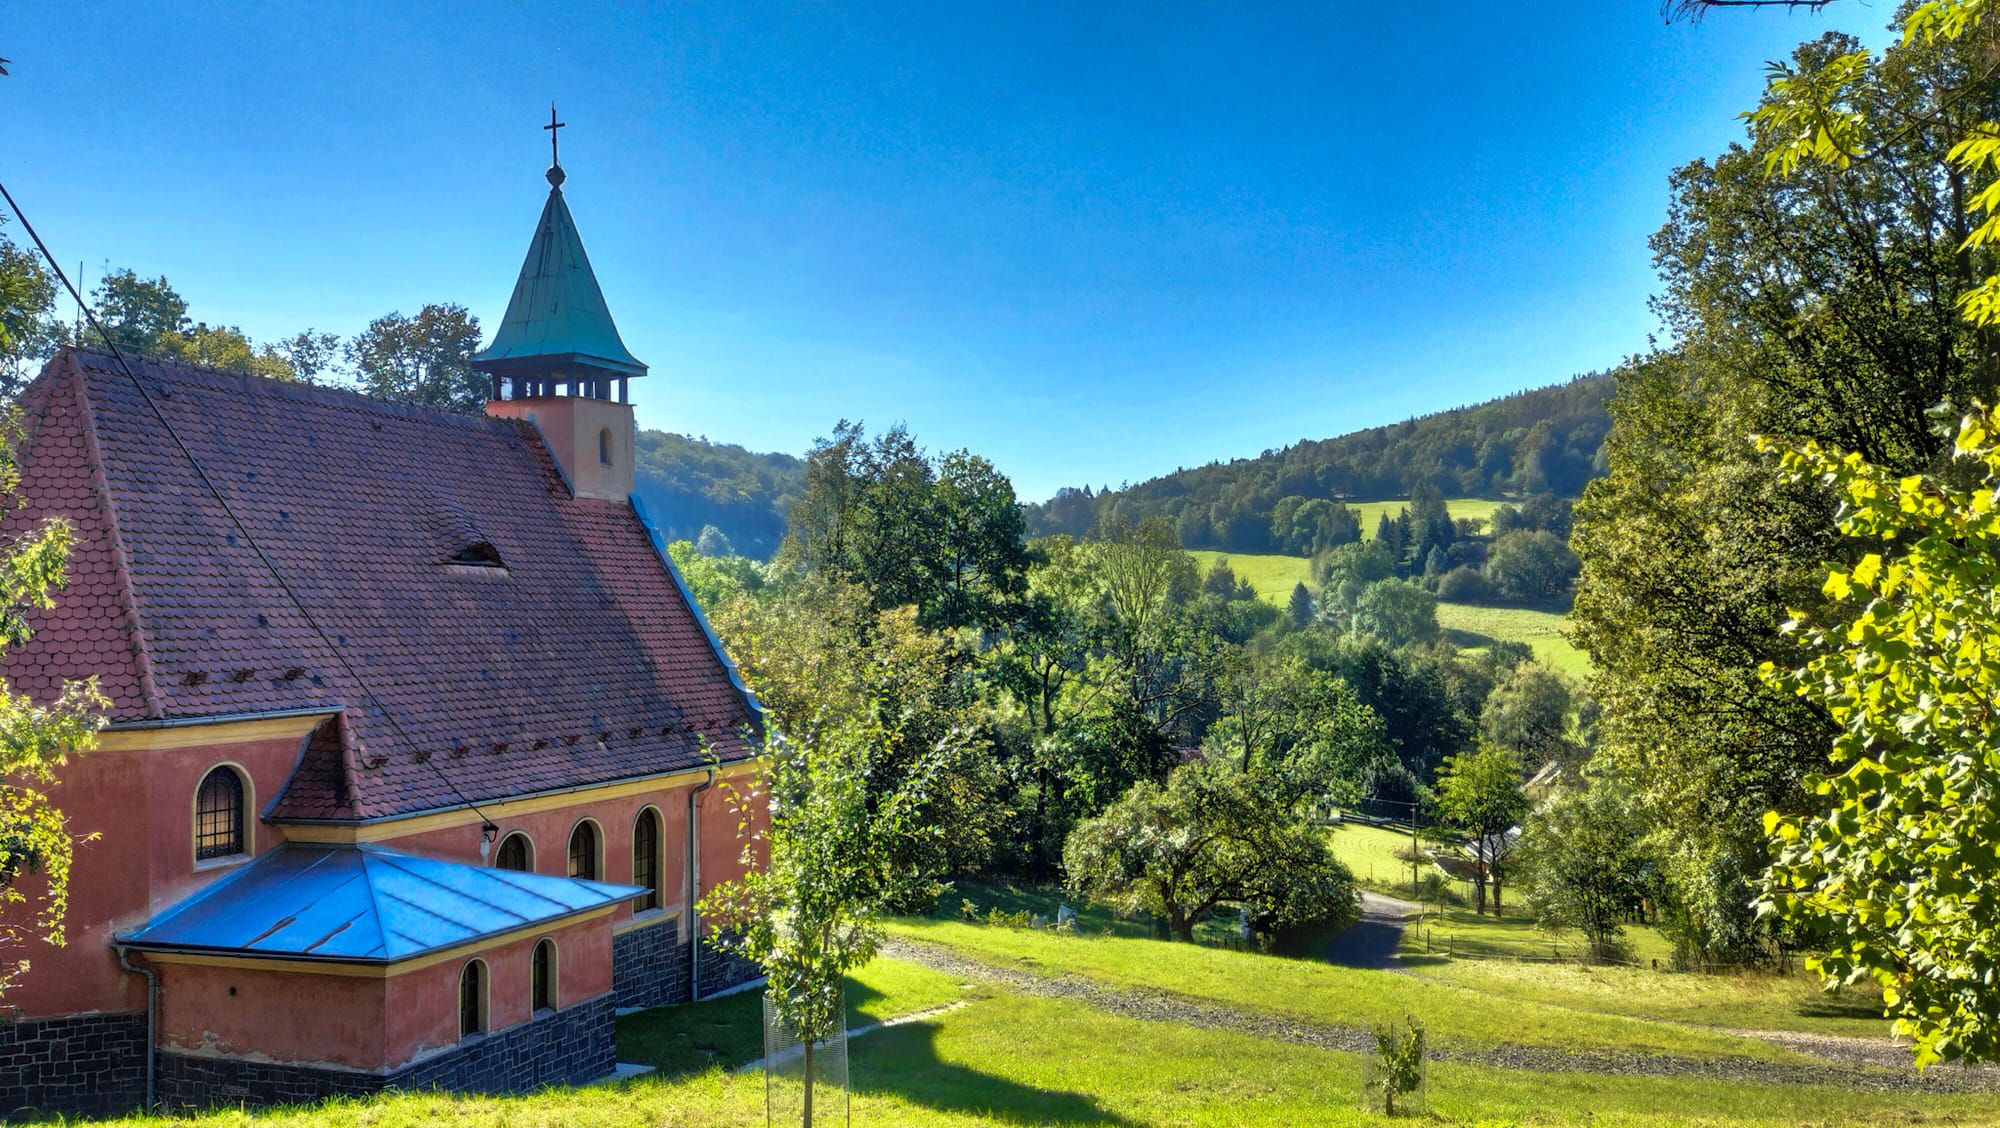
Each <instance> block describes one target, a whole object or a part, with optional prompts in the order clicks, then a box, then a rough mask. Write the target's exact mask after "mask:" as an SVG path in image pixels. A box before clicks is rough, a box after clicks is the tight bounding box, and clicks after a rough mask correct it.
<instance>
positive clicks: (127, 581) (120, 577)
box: [50, 355, 167, 721]
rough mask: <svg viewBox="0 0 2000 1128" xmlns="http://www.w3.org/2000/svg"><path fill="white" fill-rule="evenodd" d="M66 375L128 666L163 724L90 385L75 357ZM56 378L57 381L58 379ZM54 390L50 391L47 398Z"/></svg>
mask: <svg viewBox="0 0 2000 1128" xmlns="http://www.w3.org/2000/svg"><path fill="white" fill-rule="evenodd" d="M64 361H65V363H66V364H67V365H68V373H67V375H68V376H70V377H71V378H72V379H73V380H74V382H75V388H74V390H73V391H72V393H71V394H73V395H74V396H75V397H76V405H77V410H78V412H79V413H80V415H81V419H82V430H83V449H84V457H85V458H87V459H89V460H90V488H91V490H92V491H93V492H95V493H96V494H97V497H98V500H99V504H100V506H101V511H102V512H103V514H104V527H105V532H106V533H107V534H108V535H109V537H110V540H111V571H112V576H113V578H114V579H115V580H116V581H117V584H118V611H119V617H120V618H121V619H123V620H124V633H125V635H126V641H127V642H128V643H129V644H130V645H131V648H132V664H133V666H134V672H135V673H137V675H138V678H139V695H140V697H142V698H143V699H144V703H145V708H146V716H147V717H148V718H150V719H152V720H156V721H157V720H163V719H164V718H165V717H166V715H167V710H166V705H165V703H164V701H163V699H162V698H161V696H160V687H159V684H158V683H157V682H155V681H154V680H153V652H152V648H151V647H149V646H147V645H146V631H145V627H144V625H143V624H142V623H141V622H140V621H139V592H138V589H137V588H136V587H134V586H133V583H132V569H131V566H130V564H129V562H128V561H127V560H126V558H125V534H124V533H123V532H122V531H121V530H120V529H119V525H118V502H117V499H115V498H113V497H112V496H111V480H110V478H109V477H108V476H107V475H106V474H105V471H104V450H103V448H102V447H101V446H100V445H99V444H98V441H97V412H96V410H95V409H94V408H93V407H92V406H91V404H90V381H89V380H88V379H87V378H85V376H84V371H83V365H82V364H80V363H79V362H78V361H77V358H76V357H75V356H73V355H72V356H67V357H65V358H64ZM59 378H60V377H59ZM54 391H55V389H54V388H53V387H51V388H50V394H51V395H53V394H54Z"/></svg>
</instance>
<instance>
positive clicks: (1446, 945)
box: [1402, 904, 1673, 966]
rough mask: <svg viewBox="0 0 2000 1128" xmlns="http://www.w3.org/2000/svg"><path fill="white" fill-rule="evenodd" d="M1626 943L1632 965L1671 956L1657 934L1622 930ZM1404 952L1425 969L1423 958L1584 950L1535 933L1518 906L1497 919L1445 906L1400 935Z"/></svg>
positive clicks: (1575, 941)
mask: <svg viewBox="0 0 2000 1128" xmlns="http://www.w3.org/2000/svg"><path fill="white" fill-rule="evenodd" d="M1625 943H1626V944H1627V945H1628V946H1629V948H1630V952H1629V953H1628V954H1627V956H1626V957H1625V958H1626V959H1628V960H1631V961H1632V962H1634V963H1641V964H1650V963H1651V961H1653V960H1659V961H1660V962H1661V963H1662V964H1665V963H1666V962H1667V960H1668V958H1669V957H1670V956H1672V955H1673V945H1672V944H1670V943H1668V942H1667V941H1666V940H1664V939H1662V938H1661V936H1660V934H1659V932H1658V931H1657V930H1656V929H1653V928H1650V927H1646V926H1643V925H1628V926H1626V929H1625ZM1402 951H1403V957H1404V960H1405V961H1406V962H1410V963H1413V964H1416V965H1417V966H1423V964H1424V963H1425V962H1428V961H1426V960H1424V957H1435V958H1437V959H1444V958H1448V957H1449V956H1451V955H1457V956H1460V957H1463V958H1467V959H1475V958H1482V957H1484V958H1491V957H1501V958H1505V957H1512V956H1531V957H1541V956H1549V957H1559V958H1563V959H1575V958H1577V957H1578V956H1581V955H1582V954H1583V953H1584V951H1585V945H1584V943H1583V938H1582V937H1581V936H1579V935H1577V934H1576V933H1573V932H1567V933H1559V934H1555V935H1551V934H1550V933H1547V932H1544V931H1542V930H1541V929H1539V928H1536V927H1535V922H1534V918H1533V917H1530V916H1529V915H1528V914H1527V913H1526V912H1525V911H1524V910H1523V909H1522V908H1521V907H1520V905H1519V904H1515V905H1512V906H1510V907H1509V911H1508V913H1507V915H1505V916H1498V917H1496V916H1493V915H1492V914H1490V913H1485V914H1482V913H1478V912H1475V911H1473V910H1472V909H1469V908H1465V907H1463V906H1451V905H1447V906H1445V911H1444V915H1443V916H1442V917H1440V916H1438V915H1437V913H1436V912H1435V910H1432V911H1429V912H1427V913H1426V914H1425V915H1424V918H1423V920H1422V921H1421V922H1412V925H1411V927H1410V928H1409V930H1408V931H1406V932H1404V933H1403V948H1402Z"/></svg>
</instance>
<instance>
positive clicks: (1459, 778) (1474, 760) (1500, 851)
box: [1437, 744, 1528, 913]
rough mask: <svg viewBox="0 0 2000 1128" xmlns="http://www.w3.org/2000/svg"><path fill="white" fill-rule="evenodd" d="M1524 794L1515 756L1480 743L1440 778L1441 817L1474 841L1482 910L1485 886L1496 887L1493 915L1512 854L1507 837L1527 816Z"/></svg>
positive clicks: (1450, 761) (1482, 909)
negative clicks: (1507, 863)
mask: <svg viewBox="0 0 2000 1128" xmlns="http://www.w3.org/2000/svg"><path fill="white" fill-rule="evenodd" d="M1527 810H1528V801H1527V799H1526V797H1524V796H1523V795H1522V794H1521V765H1520V761H1519V760H1517V759H1515V758H1514V754H1513V753H1512V752H1509V751H1507V750H1506V749H1504V748H1500V747H1498V746H1496V745H1490V744H1482V745H1480V746H1479V747H1478V748H1477V749H1476V750H1474V751H1472V752H1461V753H1458V754H1457V755H1454V756H1452V757H1451V758H1450V759H1448V760H1446V761H1445V767H1444V774H1443V775H1441V776H1439V777H1438V797H1437V813H1438V818H1439V819H1440V820H1441V821H1442V822H1443V824H1444V825H1445V826H1447V827H1449V828H1451V829H1453V830H1457V831H1459V832H1461V833H1464V834H1467V835H1470V836H1471V842H1470V843H1469V845H1470V846H1471V848H1472V858H1473V861H1474V863H1475V864H1476V865H1477V866H1478V871H1479V881H1478V887H1479V900H1478V909H1479V911H1480V912H1482V913H1483V912H1485V911H1486V885H1487V883H1488V881H1489V880H1490V881H1491V883H1492V885H1493V911H1494V912H1495V913H1498V912H1499V911H1500V885H1501V879H1502V878H1503V877H1504V876H1505V863H1506V860H1507V855H1508V852H1509V851H1510V850H1511V849H1512V843H1511V842H1510V841H1509V838H1508V832H1509V831H1511V830H1513V829H1514V827H1515V826H1516V825H1518V824H1519V823H1520V821H1521V817H1522V816H1523V815H1525V814H1526V813H1527Z"/></svg>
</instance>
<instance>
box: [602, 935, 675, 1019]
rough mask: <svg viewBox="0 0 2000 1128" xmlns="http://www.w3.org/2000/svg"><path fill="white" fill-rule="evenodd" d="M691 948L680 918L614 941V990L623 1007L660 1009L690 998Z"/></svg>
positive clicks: (612, 963) (613, 938)
mask: <svg viewBox="0 0 2000 1128" xmlns="http://www.w3.org/2000/svg"><path fill="white" fill-rule="evenodd" d="M687 960H688V949H687V945H686V944H683V943H681V922H680V920H679V919H678V918H674V919H671V920H668V921H666V922H664V923H661V924H650V925H643V926H641V927H639V928H631V929H627V930H625V931H624V932H621V933H618V934H617V935H616V936H613V937H612V938H611V991H612V993H613V994H615V995H617V996H618V1005H619V1006H620V1007H657V1006H663V1005H665V1004H667V1003H685V1002H687V998H688V970H687Z"/></svg>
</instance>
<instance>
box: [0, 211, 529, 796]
mask: <svg viewBox="0 0 2000 1128" xmlns="http://www.w3.org/2000/svg"><path fill="white" fill-rule="evenodd" d="M0 197H4V198H5V199H6V201H7V206H8V208H9V209H11V210H12V211H13V213H14V218H16V219H18V220H20V221H21V228H22V230H24V231H26V232H27V233H28V238H30V239H32V240H34V243H35V249H36V250H38V251H40V252H41V255H42V260H43V261H44V262H46V263H48V264H49V269H50V270H51V271H53V272H54V273H55V276H56V278H57V279H58V280H59V281H61V282H62V284H63V289H64V290H66V291H68V292H69V296H70V298H71V299H72V300H73V301H75V302H76V307H77V310H78V311H79V312H80V313H81V314H82V316H83V318H84V320H86V321H88V322H89V323H90V327H91V328H92V329H93V330H95V331H96V332H97V336H98V339H99V340H101V341H103V342H104V345H105V347H106V348H107V349H108V350H109V351H110V353H111V358H112V359H113V360H114V361H116V362H117V364H118V368H119V371H121V372H123V373H124V374H125V378H126V379H128V380H130V381H131V382H132V387H133V388H134V389H135V390H136V391H137V392H138V393H139V398H140V399H141V400H143V401H144V402H145V404H146V407H147V409H148V410H149V411H151V412H152V414H153V418H155V419H157V420H159V422H160V426H161V427H163V428H165V429H166V432H167V437H168V438H169V439H171V440H172V441H173V444H174V448H175V449H176V450H178V451H179V452H180V454H181V456H182V457H183V458H185V459H187V463H188V465H189V466H190V467H192V468H193V470H194V474H195V477H196V478H197V479H199V480H200V482H201V484H202V488H203V489H205V490H207V491H208V493H209V495H210V496H211V497H213V498H215V502H216V504H217V505H219V506H221V507H222V512H223V515H224V516H225V517H227V518H228V519H229V523H230V524H231V525H233V526H235V528H236V531H237V533H238V534H239V535H240V536H242V538H243V542H244V543H245V544H247V545H249V546H250V550H251V551H252V552H254V553H256V554H257V559H258V560H260V561H262V562H263V565H264V567H265V569H266V570H268V571H269V572H270V573H271V578H272V579H273V580H275V581H277V584H278V589H279V590H280V591H282V592H284V593H285V598H286V599H288V600H290V601H291V604H292V606H293V608H295V609H296V610H297V611H298V613H299V616H300V618H302V619H304V620H305V622H306V625H307V626H308V627H311V628H312V631H313V633H314V634H315V635H318V636H319V640H320V643H321V645H323V646H325V647H326V650H327V652H328V653H329V654H332V655H333V659H334V661H335V662H338V663H339V664H340V667H341V669H342V670H344V671H345V672H346V674H347V676H348V677H349V678H350V679H351V680H352V681H353V682H354V684H355V686H356V687H358V688H359V689H360V690H361V696H362V698H363V703H364V705H369V704H372V705H373V706H374V707H375V710H376V712H377V713H379V714H380V715H381V717H382V719H383V720H385V721H387V722H388V724H389V728H390V730H391V731H393V732H394V733H395V734H396V738H397V739H398V740H400V741H402V742H403V745H404V747H405V748H407V749H409V750H410V752H411V753H412V758H413V759H415V760H417V762H418V763H421V764H425V765H427V766H429V768H430V769H431V771H432V772H433V773H435V774H436V775H437V777H438V780H439V781H440V782H442V783H443V784H444V785H445V787H446V788H448V789H450V791H451V793H452V795H454V796H455V797H457V799H458V801H459V802H460V803H461V804H463V805H464V806H465V808H466V809H467V810H469V811H471V812H472V813H474V814H476V815H478V816H479V819H480V821H481V823H482V824H484V827H485V828H492V827H494V822H493V820H492V819H491V818H488V817H487V815H486V812H485V811H482V810H480V808H479V805H478V804H477V803H474V802H473V801H472V800H471V799H470V798H468V797H467V796H466V794H465V792H464V791H462V790H460V789H459V786H458V785H457V784H456V783H454V782H452V779H451V777H450V776H448V775H446V774H445V772H444V770H443V769H442V768H440V767H438V765H437V764H436V763H435V762H434V761H433V760H432V759H431V758H430V757H428V756H423V755H421V754H419V749H418V746H417V743H416V742H415V741H413V740H411V739H410V737H409V734H408V733H406V732H405V731H404V730H403V726H402V725H401V724H400V723H399V722H398V721H397V720H396V715H395V713H394V712H393V711H391V710H390V708H389V707H388V705H387V704H386V703H385V702H384V701H383V700H382V698H381V697H379V696H377V695H376V694H375V692H374V691H373V690H370V689H369V688H368V683H367V681H366V680H365V679H364V678H362V676H361V672H360V671H359V670H357V669H356V668H355V667H354V663H352V662H350V661H349V660H348V658H347V655H346V654H345V653H343V652H342V650H341V648H340V647H339V646H337V645H335V643H334V640H333V638H332V637H331V636H330V635H328V634H327V632H326V629H325V628H323V627H321V626H320V625H319V620H318V619H316V618H314V617H313V613H312V612H311V611H310V610H308V609H307V607H306V604H305V601H304V600H302V599H300V598H299V595H298V593H297V592H296V591H294V590H292V585H291V584H290V582H288V581H287V580H286V579H285V574H284V572H283V571H282V570H281V569H280V568H279V567H278V565H277V562H276V561H273V560H272V559H271V557H270V555H269V554H268V553H266V552H265V551H264V547H263V546H262V545H260V544H258V543H257V538H256V537H254V536H252V535H251V533H250V529H249V527H248V526H246V525H245V524H244V523H243V520H242V518H240V517H238V516H237V515H236V510H235V509H234V508H233V507H231V506H230V504H229V499H228V498H227V497H225V496H224V495H223V493H222V490H221V489H219V488H218V487H217V486H216V484H215V483H214V481H212V480H211V479H210V478H209V476H208V472H207V471H206V470H204V469H202V465H201V460H200V459H198V458H196V457H195V455H194V451H192V450H190V449H188V445H187V443H185V442H183V441H182V440H181V436H180V432H179V431H178V430H176V429H175V427H174V425H173V422H172V421H171V420H169V419H168V418H167V416H166V413H165V412H163V411H161V410H160V405H159V404H158V403H157V402H155V400H154V399H153V395H152V393H151V392H149V391H147V390H146V383H145V381H143V380H141V379H140V378H139V376H138V374H137V373H136V372H133V371H132V366H131V365H130V364H128V363H126V361H125V354H124V352H123V351H121V350H120V349H119V348H118V343H117V342H116V341H113V340H112V339H111V334H109V333H107V332H105V331H104V326H103V325H101V324H100V323H99V322H98V320H97V313H96V311H94V310H92V309H91V308H90V304H89V303H88V302H86V301H84V300H83V295H82V294H81V293H79V292H78V290H77V288H76V285H75V284H74V283H72V282H71V281H70V279H69V276H68V275H67V274H65V273H63V269H62V266H61V265H60V264H58V263H57V262H56V259H55V256H54V255H52V254H50V253H49V248H48V244H46V243H44V242H43V241H42V236H41V234H40V233H39V232H37V231H36V230H35V225H34V224H33V223H30V222H29V221H28V215H27V213H26V212H24V211H23V210H21V205H20V204H19V203H18V202H17V201H15V199H14V194H13V193H12V192H9V191H8V190H7V185H6V183H5V182H4V181H0Z"/></svg>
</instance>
